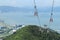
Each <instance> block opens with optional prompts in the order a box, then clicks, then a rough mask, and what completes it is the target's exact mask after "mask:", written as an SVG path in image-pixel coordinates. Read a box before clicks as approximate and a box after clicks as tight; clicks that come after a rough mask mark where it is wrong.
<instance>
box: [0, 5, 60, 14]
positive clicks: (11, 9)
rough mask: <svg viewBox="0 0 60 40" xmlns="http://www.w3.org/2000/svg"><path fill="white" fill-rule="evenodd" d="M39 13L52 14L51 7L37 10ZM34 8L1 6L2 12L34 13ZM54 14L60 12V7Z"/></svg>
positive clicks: (0, 10) (55, 8)
mask: <svg viewBox="0 0 60 40" xmlns="http://www.w3.org/2000/svg"><path fill="white" fill-rule="evenodd" d="M37 9H38V12H51V7H46V8H37ZM33 11H34V8H33V7H32V8H30V7H12V6H0V12H1V13H6V12H33ZM54 12H60V7H54Z"/></svg>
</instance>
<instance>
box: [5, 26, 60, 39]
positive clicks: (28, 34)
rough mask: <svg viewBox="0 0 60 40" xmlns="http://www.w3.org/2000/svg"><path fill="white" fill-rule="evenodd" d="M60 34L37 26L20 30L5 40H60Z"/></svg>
mask: <svg viewBox="0 0 60 40" xmlns="http://www.w3.org/2000/svg"><path fill="white" fill-rule="evenodd" d="M47 30H48V29H47ZM59 39H60V34H58V33H57V32H55V31H53V30H48V33H47V32H46V29H44V28H40V27H39V26H36V25H29V26H25V27H24V28H22V29H19V30H18V31H17V32H16V33H14V34H13V35H10V36H8V37H6V38H4V40H59Z"/></svg>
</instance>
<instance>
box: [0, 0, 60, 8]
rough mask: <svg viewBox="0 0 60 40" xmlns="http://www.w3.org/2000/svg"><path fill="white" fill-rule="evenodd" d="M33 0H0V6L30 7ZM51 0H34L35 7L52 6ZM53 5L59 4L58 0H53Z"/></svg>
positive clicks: (59, 0)
mask: <svg viewBox="0 0 60 40" xmlns="http://www.w3.org/2000/svg"><path fill="white" fill-rule="evenodd" d="M33 1H34V0H0V6H15V7H32V6H33V5H34V4H33ZM52 1H53V0H36V5H37V7H49V6H52ZM54 2H55V3H54V6H55V7H58V6H60V0H54Z"/></svg>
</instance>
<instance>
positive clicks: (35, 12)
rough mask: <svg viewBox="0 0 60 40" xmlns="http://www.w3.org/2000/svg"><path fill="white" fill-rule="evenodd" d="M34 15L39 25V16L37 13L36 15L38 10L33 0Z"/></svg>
mask: <svg viewBox="0 0 60 40" xmlns="http://www.w3.org/2000/svg"><path fill="white" fill-rule="evenodd" d="M34 16H36V17H37V19H38V23H39V26H40V27H41V24H40V18H39V15H38V11H37V6H36V2H35V0H34Z"/></svg>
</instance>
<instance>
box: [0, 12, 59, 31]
mask: <svg viewBox="0 0 60 40" xmlns="http://www.w3.org/2000/svg"><path fill="white" fill-rule="evenodd" d="M59 17H60V12H55V13H54V14H53V19H54V21H53V23H52V24H51V26H49V28H51V29H54V30H60V18H59ZM39 18H40V23H41V25H44V24H47V25H49V18H50V13H48V12H41V13H39ZM0 19H1V20H4V21H5V23H7V24H9V25H13V24H26V25H28V24H31V25H33V24H35V25H39V23H38V20H37V17H35V16H34V15H33V12H28V13H24V12H18V13H14V12H13V13H0Z"/></svg>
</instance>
